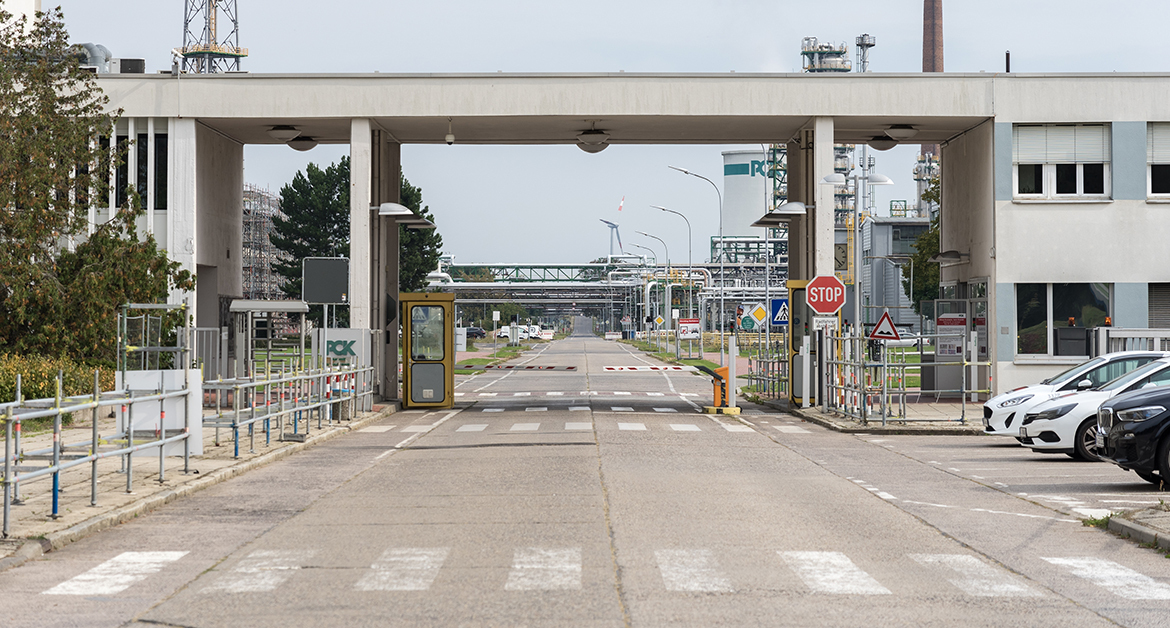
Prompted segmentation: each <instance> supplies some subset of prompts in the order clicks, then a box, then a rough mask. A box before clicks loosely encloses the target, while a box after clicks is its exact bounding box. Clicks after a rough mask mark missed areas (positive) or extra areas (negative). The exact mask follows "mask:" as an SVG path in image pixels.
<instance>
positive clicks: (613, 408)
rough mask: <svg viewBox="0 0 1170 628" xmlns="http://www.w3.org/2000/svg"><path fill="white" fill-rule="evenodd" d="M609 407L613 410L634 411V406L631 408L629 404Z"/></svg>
mask: <svg viewBox="0 0 1170 628" xmlns="http://www.w3.org/2000/svg"><path fill="white" fill-rule="evenodd" d="M609 409H610V411H611V412H633V411H634V409H633V408H630V407H628V406H611V407H610V408H609Z"/></svg>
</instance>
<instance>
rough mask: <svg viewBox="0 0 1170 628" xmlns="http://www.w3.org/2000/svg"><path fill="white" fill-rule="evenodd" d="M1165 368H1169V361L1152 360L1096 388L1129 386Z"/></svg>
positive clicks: (1114, 388) (1105, 388) (1110, 388)
mask: <svg viewBox="0 0 1170 628" xmlns="http://www.w3.org/2000/svg"><path fill="white" fill-rule="evenodd" d="M1165 368H1170V362H1164V361H1162V360H1155V361H1154V362H1150V363H1149V364H1147V365H1145V366H1143V367H1141V368H1139V369H1134V370H1132V371H1130V372H1128V373H1126V374H1125V375H1122V376H1121V377H1118V378H1117V379H1114V380H1112V381H1108V382H1105V383H1104V384H1101V385H1100V386H1099V387H1097V390H1121V389H1123V388H1125V387H1126V386H1129V385H1130V384H1132V383H1134V382H1136V381H1138V380H1140V379H1142V378H1144V377H1149V376H1150V375H1153V374H1154V373H1157V372H1158V371H1161V370H1162V369H1165Z"/></svg>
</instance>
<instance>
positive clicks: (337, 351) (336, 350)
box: [326, 340, 357, 357]
mask: <svg viewBox="0 0 1170 628" xmlns="http://www.w3.org/2000/svg"><path fill="white" fill-rule="evenodd" d="M356 342H357V341H356V340H330V341H329V342H328V349H326V352H327V353H329V354H330V355H352V356H354V357H357V354H356V353H354V352H353V345H354V343H356Z"/></svg>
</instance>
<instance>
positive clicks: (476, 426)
mask: <svg viewBox="0 0 1170 628" xmlns="http://www.w3.org/2000/svg"><path fill="white" fill-rule="evenodd" d="M486 429H487V423H468V424H467V425H460V426H459V429H457V430H455V431H456V432H482V431H484V430H486Z"/></svg>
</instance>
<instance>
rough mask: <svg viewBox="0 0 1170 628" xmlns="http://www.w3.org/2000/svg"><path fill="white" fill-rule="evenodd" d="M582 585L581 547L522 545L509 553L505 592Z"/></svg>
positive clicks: (549, 589) (558, 588) (557, 589)
mask: <svg viewBox="0 0 1170 628" xmlns="http://www.w3.org/2000/svg"><path fill="white" fill-rule="evenodd" d="M580 588H581V548H579V547H566V548H542V547H524V548H520V549H517V550H516V552H515V553H514V554H513V556H512V570H511V571H510V572H509V573H508V582H507V583H506V584H505V585H504V589H505V590H508V591H561V590H567V589H580Z"/></svg>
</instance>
